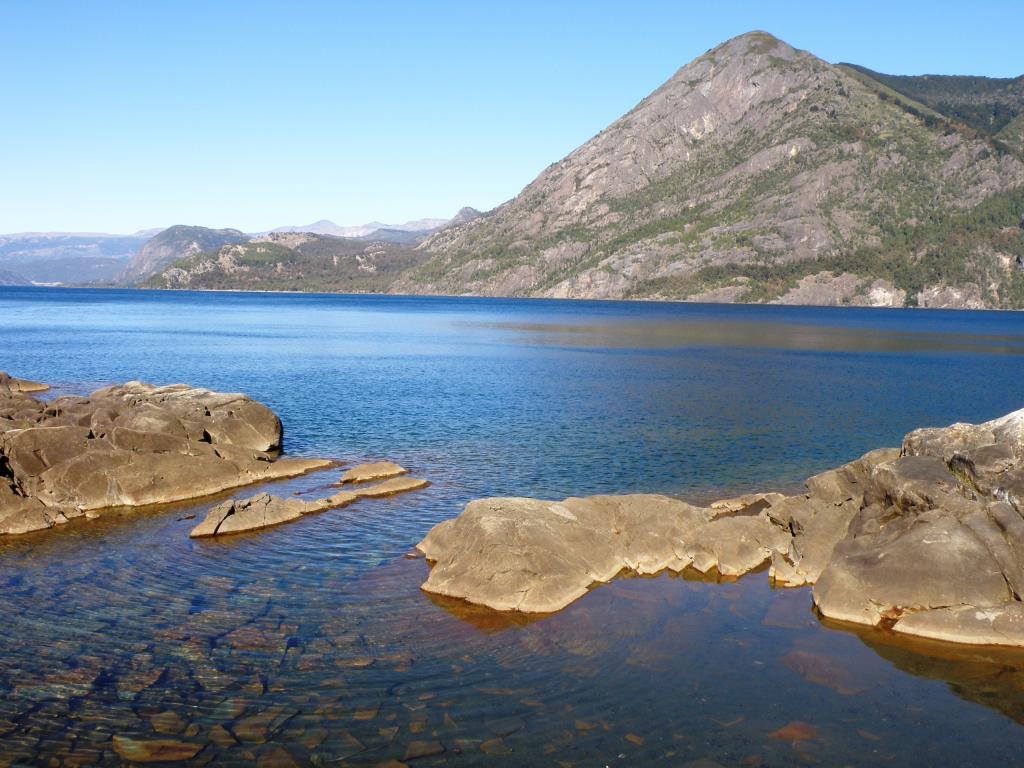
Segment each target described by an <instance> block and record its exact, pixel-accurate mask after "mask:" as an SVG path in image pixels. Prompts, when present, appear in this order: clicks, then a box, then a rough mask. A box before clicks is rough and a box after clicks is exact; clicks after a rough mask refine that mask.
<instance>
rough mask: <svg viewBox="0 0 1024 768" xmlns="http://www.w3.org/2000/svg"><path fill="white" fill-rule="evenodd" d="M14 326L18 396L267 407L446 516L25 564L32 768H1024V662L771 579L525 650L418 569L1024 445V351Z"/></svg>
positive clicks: (311, 300)
mask: <svg viewBox="0 0 1024 768" xmlns="http://www.w3.org/2000/svg"><path fill="white" fill-rule="evenodd" d="M0 316H2V317H3V327H4V329H5V339H4V346H3V354H2V356H0V370H7V371H9V372H11V373H13V374H15V375H20V376H25V377H29V378H35V379H40V380H44V381H47V382H50V383H52V384H56V385H57V389H58V391H60V392H64V391H67V392H85V391H89V390H91V389H93V388H96V387H98V386H102V385H105V384H108V383H113V382H118V381H123V380H126V379H132V378H140V379H144V380H147V381H152V382H157V383H171V382H175V381H185V382H188V383H190V384H194V385H201V386H207V387H210V388H213V389H220V390H233V391H237V390H240V391H244V392H246V393H248V394H250V395H252V396H253V397H255V398H257V399H259V400H261V401H263V402H266V403H267V404H268V405H270V406H271V407H273V408H274V409H275V410H276V411H277V412H278V413H279V414H280V415H281V417H282V419H283V421H284V423H285V427H286V449H287V451H288V452H289V453H292V454H298V455H311V456H329V457H334V458H338V459H341V460H343V461H346V462H357V461H360V460H364V459H377V458H389V459H393V460H395V461H399V462H400V463H402V464H404V465H405V466H407V467H409V468H410V469H412V470H413V472H414V474H416V475H417V476H422V477H426V478H427V479H429V480H431V481H432V483H433V486H432V487H431V488H430V489H428V490H427V491H424V492H420V493H416V494H411V495H406V496H401V497H397V498H394V499H389V500H378V501H370V500H367V501H364V502H361V503H360V504H358V505H356V506H353V507H350V508H347V509H345V510H339V511H335V512H328V513H325V514H323V515H319V516H316V517H312V518H304V519H302V520H300V521H298V522H296V523H293V524H291V525H287V526H282V527H279V528H276V529H272V530H268V531H265V532H263V533H260V534H253V535H246V536H239V537H234V538H232V539H228V540H226V541H215V542H204V541H199V542H195V541H191V540H189V539H188V537H187V533H188V530H189V529H190V528H191V527H192V525H194V521H193V520H189V519H183V518H185V517H187V516H188V515H191V514H199V515H202V513H203V510H204V509H205V508H206V507H207V506H209V504H208V503H207V504H205V505H200V506H189V505H182V506H180V507H177V508H174V509H168V510H163V511H157V512H145V513H136V514H130V515H111V516H107V517H105V518H103V519H101V520H97V521H92V522H86V521H76V522H75V523H73V524H70V525H68V526H65V528H64V529H62V530H59V531H54V532H47V533H44V534H38V535H33V536H28V537H19V538H11V539H6V540H0V587H2V594H3V596H4V607H5V610H4V617H5V622H6V624H7V626H6V631H5V632H4V639H3V641H2V642H0V747H2V748H0V755H2V756H3V757H2V758H0V763H2V762H3V758H6V759H7V760H8V761H17V760H23V761H26V762H29V763H39V764H49V763H50V762H51V760H52V761H54V762H53V764H54V765H60V764H61V763H62V762H63V763H66V764H69V765H70V764H88V763H90V762H96V763H103V764H116V763H117V762H118V759H119V758H118V757H117V756H116V755H115V754H114V753H113V752H112V745H111V736H112V735H115V734H119V735H125V736H131V737H135V738H141V739H148V738H173V739H177V740H181V741H187V742H195V743H197V744H204V745H205V746H204V748H203V749H202V751H200V752H199V754H198V756H197V757H196V759H195V762H196V763H217V764H225V763H227V764H231V763H237V764H245V763H248V762H251V761H252V760H254V759H257V760H262V761H263V763H264V764H265V765H274V764H287V762H286V758H287V759H291V760H292V761H293V762H294V763H296V764H299V765H302V764H308V763H311V762H312V763H317V764H324V765H327V764H333V765H337V764H353V765H358V764H368V765H375V764H377V763H380V762H386V761H387V760H389V759H398V760H402V759H404V758H406V757H409V758H410V759H412V758H413V757H414V755H415V754H416V752H418V751H422V752H432V751H436V750H437V749H439V748H441V749H443V752H440V753H439V754H436V755H431V756H424V757H421V758H418V759H416V760H415V762H416V764H436V763H443V762H450V763H455V764H473V763H480V762H498V761H504V762H506V763H508V764H530V765H534V764H536V765H543V764H551V765H557V764H559V763H566V762H567V763H572V764H578V765H613V764H615V765H636V764H638V763H651V762H662V763H664V764H667V765H678V764H685V763H686V762H687V761H690V760H695V759H698V758H705V757H706V758H709V759H713V760H716V761H718V762H719V763H721V764H722V765H741V764H742V765H766V766H774V765H780V766H781V765H792V764H794V763H807V764H813V763H820V764H825V765H847V764H848V765H877V764H879V763H883V764H892V765H951V764H952V765H957V764H959V765H969V764H977V763H990V764H1002V765H1012V764H1015V763H1019V762H1021V759H1020V758H1019V750H1018V749H1016V748H1015V744H1016V743H1017V742H1018V740H1019V739H1020V737H1021V730H1020V726H1019V725H1018V722H1021V721H1024V656H1022V655H1021V654H1016V653H1008V652H1001V653H996V652H992V651H985V650H981V651H978V650H976V651H967V650H957V649H955V648H950V647H948V646H941V645H934V646H926V645H921V644H917V645H913V646H909V647H908V646H906V645H903V644H900V643H899V642H898V641H897V640H896V639H894V638H893V637H891V636H887V635H884V634H881V633H874V632H867V633H859V634H858V633H852V632H850V631H849V630H844V629H841V628H834V627H827V626H823V625H822V624H820V623H819V622H818V620H817V619H816V618H815V617H814V615H813V614H812V613H811V610H810V597H809V594H808V592H807V591H806V590H795V591H773V590H771V589H770V588H769V587H768V585H767V583H766V579H765V576H764V575H763V574H753V575H751V576H749V577H747V578H745V579H743V580H741V581H739V582H737V583H733V584H709V583H704V582H701V581H695V580H688V579H686V578H679V577H669V576H662V577H659V578H654V579H622V580H619V581H617V582H615V583H613V584H610V585H607V586H604V587H601V588H599V589H596V590H594V591H593V592H592V593H591V594H589V595H588V596H586V597H585V598H583V599H582V600H580V601H578V602H577V603H576V604H574V605H573V606H571V607H570V608H568V609H567V610H566V611H563V612H562V613H560V614H558V615H555V616H553V617H549V618H546V619H542V620H538V621H529V622H527V621H522V620H513V619H510V618H509V617H504V616H501V615H497V614H494V613H490V612H487V611H480V610H470V609H468V608H466V606H463V605H460V604H458V603H452V602H450V601H435V600H432V599H430V598H429V597H428V596H426V595H425V594H423V593H421V592H420V591H419V590H418V585H419V584H420V583H421V582H422V580H423V578H424V577H425V573H426V568H427V566H426V564H425V563H423V561H422V560H405V559H403V554H405V553H406V552H408V551H409V550H410V549H411V548H412V546H413V545H415V543H416V542H417V541H418V540H419V539H420V538H422V536H423V535H424V534H425V533H426V531H427V530H429V528H430V526H431V525H433V524H434V523H436V522H438V521H440V520H442V519H445V518H447V517H451V516H454V515H455V514H457V513H458V512H459V511H460V510H461V508H462V506H463V505H464V504H465V503H466V502H467V501H468V500H469V499H472V498H475V497H479V496H484V495H503V494H515V495H531V496H546V497H555V498H561V497H564V496H567V495H581V494H591V493H598V492H627V491H648V492H664V493H672V494H679V495H682V496H684V497H686V498H696V499H707V498H710V497H713V496H722V495H726V494H731V493H734V492H739V491H744V490H750V489H759V490H769V489H783V490H785V489H793V488H796V487H798V486H799V483H800V482H801V481H802V479H803V478H805V477H807V476H808V475H811V474H813V473H815V472H818V471H820V470H822V469H824V468H827V467H830V466H834V465H836V464H839V463H842V462H844V461H847V460H850V459H852V458H855V457H857V456H859V455H861V454H862V453H864V452H865V451H867V450H870V449H872V448H876V447H880V446H883V445H895V444H898V442H899V440H900V438H901V437H902V435H903V434H904V433H905V432H906V431H908V430H910V429H912V428H914V427H917V426H923V425H944V424H948V423H951V422H953V421H958V420H966V421H979V420H984V419H988V418H992V417H995V416H998V415H1002V414H1003V413H1005V412H1008V411H1010V410H1013V409H1016V408H1018V407H1021V405H1022V404H1024V385H1022V382H1024V376H1022V374H1024V317H1021V316H1020V315H1017V314H1008V313H988V312H985V313H980V312H978V313H975V312H924V311H920V312H914V311H905V310H900V311H885V310H852V309H850V310H847V309H809V308H781V307H709V306H697V305H658V304H633V303H597V302H553V301H550V302H549V301H503V300H476V299H435V298H426V299H420V298H396V297H338V296H299V295H271V294H263V295H252V294H189V293H175V294H170V293H139V292H124V291H98V290H96V291H76V290H42V289H15V288H11V289H0ZM334 479H335V476H334V474H332V473H327V474H319V475H312V476H308V477H306V478H301V479H299V480H295V481H291V482H288V483H283V484H280V485H279V489H278V490H279V491H280V492H281V493H293V492H298V493H303V494H306V493H308V494H317V493H323V492H324V491H325V489H326V486H328V485H329V483H330V482H332V481H333V480H334ZM167 713H173V714H167ZM175 715H176V716H177V717H175ZM154 718H155V719H154ZM793 721H798V722H801V723H805V724H807V726H810V727H809V728H808V727H805V726H803V725H799V726H796V727H790V728H789V729H788V730H786V727H787V726H788V725H790V724H791V723H792V722H793ZM217 726H220V727H223V728H224V729H225V731H223V732H222V731H221V730H219V729H218V728H217ZM780 729H783V730H782V732H781V733H780V732H779V731H780ZM159 731H170V732H172V733H171V734H163V735H161V734H160V733H159ZM231 734H234V735H235V736H237V737H238V739H235V738H233V737H232V736H231ZM772 734H774V737H773V736H772ZM415 742H429V743H430V744H429V746H430V747H431V748H430V749H426V748H422V745H421V746H416V745H415V744H414V743H415ZM410 745H413V746H410ZM282 750H283V751H282ZM285 753H287V755H285Z"/></svg>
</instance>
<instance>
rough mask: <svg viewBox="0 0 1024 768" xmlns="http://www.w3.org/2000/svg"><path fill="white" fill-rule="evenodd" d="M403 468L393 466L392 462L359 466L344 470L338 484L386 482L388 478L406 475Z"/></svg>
mask: <svg viewBox="0 0 1024 768" xmlns="http://www.w3.org/2000/svg"><path fill="white" fill-rule="evenodd" d="M408 471H409V470H407V469H406V468H405V467H402V466H399V465H398V464H395V463H394V462H393V461H377V462H374V463H372V464H360V465H358V466H355V467H352V469H349V470H346V471H345V472H344V473H343V474H342V476H341V480H340V481H339V484H341V485H344V484H346V483H366V482H369V481H370V480H386V479H387V478H389V477H398V476H399V475H404V474H406V473H408Z"/></svg>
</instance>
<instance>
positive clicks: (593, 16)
mask: <svg viewBox="0 0 1024 768" xmlns="http://www.w3.org/2000/svg"><path fill="white" fill-rule="evenodd" d="M751 29H765V30H767V31H769V32H771V33H773V34H775V35H777V36H778V37H781V38H782V39H784V40H786V41H787V42H789V43H791V44H792V45H794V46H796V47H798V48H804V49H807V50H810V51H812V52H813V53H815V54H817V55H818V56H821V57H822V58H824V59H826V60H828V61H852V62H856V63H858V64H863V65H865V66H868V67H871V68H872V69H876V70H880V71H883V72H889V73H898V74H922V73H937V74H981V75H991V76H1001V77H1009V76H1015V75H1018V74H1021V73H1024V43H1022V36H1021V34H1022V30H1024V0H1005V1H1002V0H987V1H986V0H976V1H975V2H973V3H972V2H965V1H964V0H958V1H957V2H943V1H942V0H933V2H903V1H902V0H886V1H885V2H878V1H877V0H861V2H828V1H827V0H817V2H783V1H781V0H757V1H756V2H726V1H724V0H718V1H717V2H649V1H648V0H628V1H626V0H619V2H602V1H601V0H590V1H588V2H569V1H566V2H552V1H549V2H536V3H534V2H529V1H528V0H517V2H510V3H492V2H486V1H484V2H481V0H474V1H473V2H426V1H421V2H414V1H413V0H409V2H386V1H385V2H382V1H380V0H378V1H376V2H369V1H368V2H364V3H358V4H357V3H347V2H341V1H340V0H339V1H337V2H324V3H314V2H301V1H295V0H293V1H292V2H284V0H281V1H280V2H276V3H264V2H255V1H253V0H248V1H246V2H226V1H225V2H208V1H206V0H203V1H201V2H188V1H187V0H175V1H174V2H148V1H147V0H125V1H124V2H119V3H111V2H100V0H88V1H84V2H83V1H81V0H73V1H71V2H37V1H36V0H0V98H2V102H0V103H2V109H0V152H2V156H0V232H18V231H38V230H44V231H52V230H62V231H107V232H130V231H135V230H138V229H143V228H150V227H164V226H169V225H171V224H175V223H188V224H202V225H205V226H214V227H237V228H240V229H243V230H246V231H256V230H263V229H269V228H271V227H274V226H279V225H284V224H306V223H309V222H311V221H314V220H316V219H320V218H328V219H332V220H333V221H335V222H337V223H339V224H361V223H364V222H366V221H370V220H373V219H377V220H381V221H385V222H388V223H398V222H402V221H406V220H408V219H414V218H421V217H426V216H437V217H440V216H451V215H452V214H454V213H455V211H456V210H457V209H458V208H460V207H461V206H463V205H472V206H475V207H477V208H481V209H488V208H491V207H493V206H495V205H497V204H499V203H501V202H503V201H504V200H506V199H508V198H510V197H512V196H514V195H515V194H516V193H517V192H518V191H519V190H520V189H521V188H522V187H523V186H524V185H525V184H527V183H528V182H529V181H530V180H531V179H532V178H533V177H534V176H536V175H537V173H538V172H539V171H541V170H542V169H543V168H544V167H545V166H547V165H548V164H549V163H552V162H554V161H556V160H558V159H560V158H561V157H563V156H564V155H565V154H567V153H568V152H569V151H571V150H572V149H574V148H575V147H577V146H578V145H580V144H581V143H583V142H584V141H586V140H587V139H588V138H590V137H591V136H593V135H594V134H595V133H597V132H598V131H600V130H601V129H602V128H603V127H604V126H605V125H607V124H608V123H610V122H611V121H612V120H614V119H615V118H617V117H618V116H620V115H621V114H622V113H624V112H626V111H627V110H628V109H630V108H631V107H632V106H633V105H634V104H636V102H637V101H639V100H640V99H641V98H643V97H644V96H645V95H646V94H647V93H649V92H650V91H652V90H653V89H654V88H656V87H657V86H658V85H659V84H661V83H662V82H663V81H664V80H666V79H667V78H669V77H670V76H671V75H672V73H673V72H674V71H675V70H676V69H678V68H679V67H680V66H682V65H683V64H685V63H686V62H688V61H690V60H691V59H693V58H695V57H696V56H699V55H700V54H701V53H703V52H704V51H706V50H708V49H709V48H712V47H714V46H715V45H717V44H718V43H720V42H722V41H723V40H726V39H728V38H730V37H733V36H734V35H737V34H741V33H743V32H746V31H749V30H751Z"/></svg>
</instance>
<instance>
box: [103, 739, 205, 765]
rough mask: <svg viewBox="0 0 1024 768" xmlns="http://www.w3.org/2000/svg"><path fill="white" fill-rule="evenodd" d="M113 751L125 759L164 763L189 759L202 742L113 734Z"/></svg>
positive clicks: (197, 751)
mask: <svg viewBox="0 0 1024 768" xmlns="http://www.w3.org/2000/svg"><path fill="white" fill-rule="evenodd" d="M113 741H114V751H115V752H116V753H117V754H118V755H119V756H121V757H123V758H124V759H125V760H131V761H132V762H136V763H166V762H173V761H175V760H191V759H192V758H193V757H195V756H196V755H198V754H199V750H201V749H202V748H203V745H202V744H193V743H190V742H187V741H174V740H172V739H149V740H143V739H131V738H128V737H127V736H114V739H113Z"/></svg>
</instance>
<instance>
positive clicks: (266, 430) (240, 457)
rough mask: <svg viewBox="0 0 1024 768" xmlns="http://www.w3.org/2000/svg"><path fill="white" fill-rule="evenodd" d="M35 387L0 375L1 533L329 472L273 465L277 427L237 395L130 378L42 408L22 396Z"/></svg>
mask: <svg viewBox="0 0 1024 768" xmlns="http://www.w3.org/2000/svg"><path fill="white" fill-rule="evenodd" d="M43 386H44V385H35V384H34V383H33V382H26V381H25V380H22V379H14V378H12V377H9V376H7V375H6V374H0V533H10V534H13V533H27V532H29V531H33V530H40V529H45V528H50V527H52V526H54V525H58V524H60V523H62V522H66V521H67V520H68V519H70V518H73V517H78V516H81V515H82V514H84V513H94V512H97V511H100V510H104V509H110V508H122V507H140V506H148V505H153V504H166V503H170V502H177V501H185V500H189V499H195V498H200V497H203V496H207V495H211V494H215V493H219V492H222V491H225V490H228V489H231V488H236V487H240V486H244V485H249V484H252V483H257V482H263V481H266V480H275V479H281V478H284V477H293V476H296V475H300V474H303V473H306V472H310V471H312V470H315V469H321V468H325V467H329V466H331V462H328V461H323V460H318V459H280V460H276V461H275V457H276V456H277V454H278V453H279V452H280V450H281V447H282V436H283V433H282V427H281V421H280V419H278V417H277V416H276V415H275V414H274V413H273V411H271V410H270V409H269V408H267V407H266V406H265V405H262V404H261V403H257V402H256V401H254V400H252V399H250V398H249V397H246V396H245V395H241V394H224V393H220V392H213V391H210V390H207V389H199V388H195V387H190V386H187V385H184V384H176V385H172V386H165V387H157V386H153V385H150V384H144V383H142V382H137V381H136V382H129V383H127V384H122V385H119V386H115V387H107V388H104V389H100V390H98V391H96V392H93V393H92V394H91V395H89V396H88V397H61V398H57V399H55V400H52V401H50V402H42V401H40V400H37V399H36V398H34V397H32V395H31V394H29V393H30V392H34V391H39V388H40V387H43Z"/></svg>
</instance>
